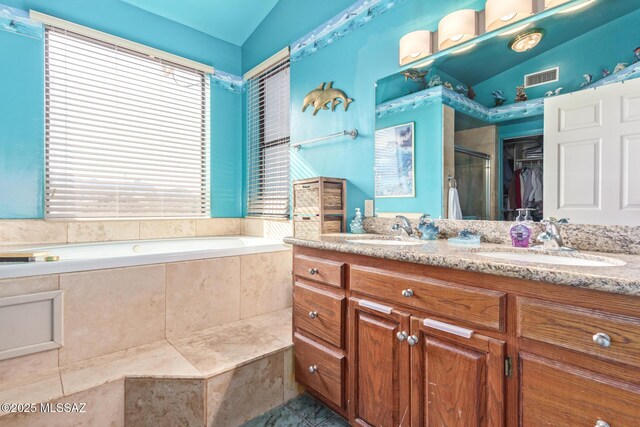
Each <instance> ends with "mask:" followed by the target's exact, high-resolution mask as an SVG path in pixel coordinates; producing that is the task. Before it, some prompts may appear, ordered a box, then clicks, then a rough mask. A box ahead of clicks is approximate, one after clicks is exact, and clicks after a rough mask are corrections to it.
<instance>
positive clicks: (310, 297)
mask: <svg viewBox="0 0 640 427" xmlns="http://www.w3.org/2000/svg"><path fill="white" fill-rule="evenodd" d="M345 301H346V298H345V296H344V295H337V294H334V293H331V292H326V291H322V290H318V289H315V288H313V287H311V286H308V285H304V284H302V283H296V284H295V285H294V286H293V317H294V324H295V326H296V328H300V329H302V330H304V331H305V332H308V333H310V334H312V335H315V336H316V337H318V338H320V339H323V340H325V341H326V342H328V343H329V344H332V345H335V346H336V347H340V348H342V347H343V346H344V334H343V327H344V324H343V319H344V310H345Z"/></svg>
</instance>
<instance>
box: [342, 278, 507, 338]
mask: <svg viewBox="0 0 640 427" xmlns="http://www.w3.org/2000/svg"><path fill="white" fill-rule="evenodd" d="M349 284H350V287H351V290H352V291H353V292H360V293H363V294H366V295H371V296H373V297H375V298H377V299H380V300H382V301H389V302H393V303H398V304H403V305H406V306H410V307H415V308H417V309H422V310H425V311H428V312H430V313H433V314H436V315H440V316H443V317H447V318H451V319H455V320H457V321H465V322H468V323H470V324H473V325H477V326H480V327H483V328H486V329H488V330H495V331H504V313H505V301H506V295H505V294H504V293H502V292H497V291H491V290H486V289H476V288H470V287H467V286H462V285H458V284H453V283H449V282H445V281H442V280H437V279H429V278H422V277H415V276H408V275H400V274H392V273H387V272H384V271H382V270H377V269H374V268H368V267H359V266H352V267H351V269H350V279H349Z"/></svg>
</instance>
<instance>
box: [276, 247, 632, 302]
mask: <svg viewBox="0 0 640 427" xmlns="http://www.w3.org/2000/svg"><path fill="white" fill-rule="evenodd" d="M354 239H381V240H389V239H393V240H401V239H399V238H397V237H392V236H386V235H374V234H361V235H355V234H327V235H323V236H320V237H319V238H317V239H299V238H293V237H288V238H285V239H284V241H285V243H288V244H291V245H297V246H304V247H308V248H314V249H322V250H328V251H336V252H344V253H349V254H356V255H364V256H370V257H377V258H384V259H389V260H396V261H404V262H412V263H416V264H425V265H433V266H438V267H445V268H453V269H456V270H464V271H472V272H479V273H487V274H494V275H497V276H505V277H513V278H517V279H526V280H534V281H541V282H548V283H554V284H558V285H566V286H574V287H578V288H586V289H593V290H598V291H604V292H612V293H617V294H624V295H637V296H640V255H625V254H609V253H598V252H584V251H580V252H575V253H556V252H542V251H539V250H533V249H516V248H513V247H511V246H507V245H499V244H493V243H482V244H481V245H480V246H475V247H463V246H454V245H450V244H449V243H448V242H447V241H446V240H436V241H424V243H423V244H420V245H406V246H404V245H403V246H385V245H375V244H362V243H350V242H349V240H354ZM478 252H516V253H524V254H526V253H536V254H548V255H555V256H567V257H573V258H582V259H589V260H593V261H604V262H609V263H612V264H615V265H614V266H606V267H585V266H569V265H557V264H542V263H535V262H529V261H526V262H524V261H511V260H506V259H496V258H488V257H486V256H482V255H479V254H478Z"/></svg>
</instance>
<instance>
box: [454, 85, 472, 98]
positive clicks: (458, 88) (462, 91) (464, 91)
mask: <svg viewBox="0 0 640 427" xmlns="http://www.w3.org/2000/svg"><path fill="white" fill-rule="evenodd" d="M456 92H458V93H459V94H460V95H463V96H467V95H468V93H469V89H467V88H466V87H464V86H463V85H458V86H456Z"/></svg>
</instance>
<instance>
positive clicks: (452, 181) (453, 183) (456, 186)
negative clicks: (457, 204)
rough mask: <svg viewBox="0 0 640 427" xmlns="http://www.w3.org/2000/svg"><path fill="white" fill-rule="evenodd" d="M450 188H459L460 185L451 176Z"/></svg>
mask: <svg viewBox="0 0 640 427" xmlns="http://www.w3.org/2000/svg"><path fill="white" fill-rule="evenodd" d="M449 188H458V183H457V182H456V179H455V178H454V177H452V176H451V175H449Z"/></svg>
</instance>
